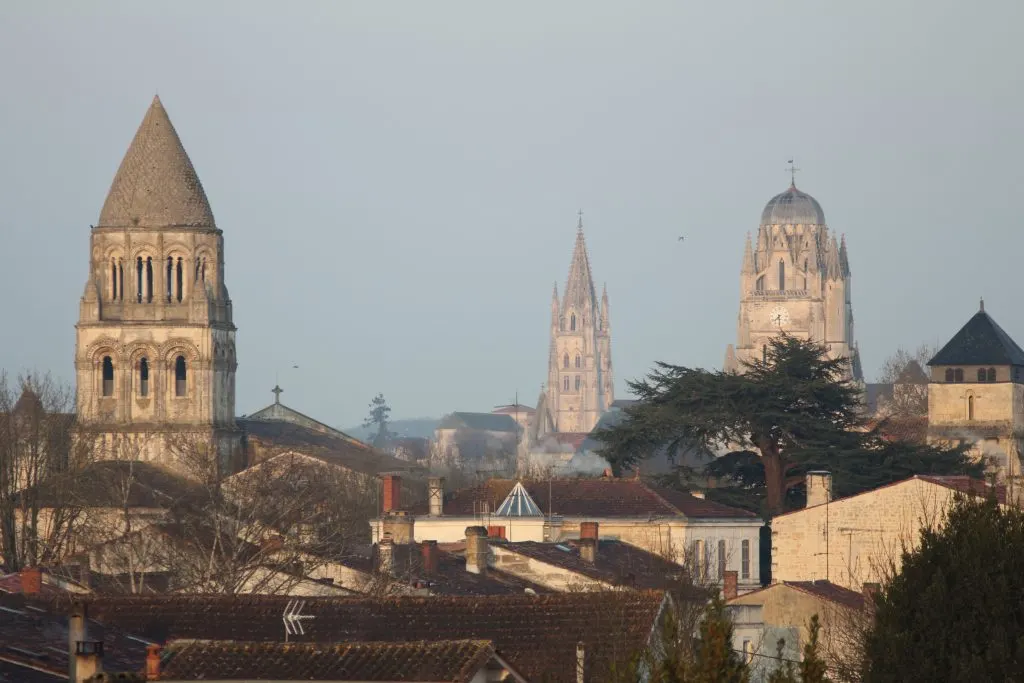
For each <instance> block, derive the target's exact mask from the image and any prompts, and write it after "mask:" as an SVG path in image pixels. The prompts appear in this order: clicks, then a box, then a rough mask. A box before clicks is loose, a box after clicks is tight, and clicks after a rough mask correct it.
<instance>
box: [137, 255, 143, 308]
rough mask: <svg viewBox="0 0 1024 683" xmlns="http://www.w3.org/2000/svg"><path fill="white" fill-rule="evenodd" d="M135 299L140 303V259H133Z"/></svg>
mask: <svg viewBox="0 0 1024 683" xmlns="http://www.w3.org/2000/svg"><path fill="white" fill-rule="evenodd" d="M135 299H136V301H138V302H139V303H140V304H141V303H142V257H141V256H139V257H138V258H136V259H135Z"/></svg>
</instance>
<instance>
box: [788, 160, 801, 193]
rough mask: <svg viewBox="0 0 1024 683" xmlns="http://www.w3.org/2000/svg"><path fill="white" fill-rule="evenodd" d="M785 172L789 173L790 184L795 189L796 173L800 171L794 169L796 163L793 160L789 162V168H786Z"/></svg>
mask: <svg viewBox="0 0 1024 683" xmlns="http://www.w3.org/2000/svg"><path fill="white" fill-rule="evenodd" d="M786 170H787V171H789V178H790V180H789V182H790V184H791V185H792V186H793V187H796V172H797V171H799V170H800V169H799V168H797V167H796V162H795V161H794V160H793V159H790V160H789V166H787V167H786Z"/></svg>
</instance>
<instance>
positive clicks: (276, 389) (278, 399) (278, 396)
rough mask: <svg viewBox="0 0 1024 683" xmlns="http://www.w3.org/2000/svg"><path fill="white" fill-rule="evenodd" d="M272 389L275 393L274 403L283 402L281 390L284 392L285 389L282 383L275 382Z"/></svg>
mask: <svg viewBox="0 0 1024 683" xmlns="http://www.w3.org/2000/svg"><path fill="white" fill-rule="evenodd" d="M270 391H271V392H272V393H273V394H274V403H280V402H281V392H283V391H284V389H282V388H281V387H280V385H277V384H275V385H274V388H273V389H271V390H270Z"/></svg>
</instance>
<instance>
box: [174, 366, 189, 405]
mask: <svg viewBox="0 0 1024 683" xmlns="http://www.w3.org/2000/svg"><path fill="white" fill-rule="evenodd" d="M185 374H186V370H185V356H178V358H177V359H176V360H175V361H174V395H175V396H184V395H185Z"/></svg>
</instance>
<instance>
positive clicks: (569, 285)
mask: <svg viewBox="0 0 1024 683" xmlns="http://www.w3.org/2000/svg"><path fill="white" fill-rule="evenodd" d="M579 216H580V217H579V222H578V223H577V224H576V246H575V247H574V248H573V251H572V263H571V264H570V265H569V277H568V279H567V280H566V283H565V298H564V300H563V306H564V307H565V308H568V307H569V306H575V307H577V308H580V309H582V308H584V307H585V306H587V305H590V306H593V305H594V304H595V303H596V301H595V299H596V298H597V297H596V295H595V292H594V279H593V277H592V276H591V274H590V259H589V258H588V257H587V243H586V240H584V238H583V212H580V215H579Z"/></svg>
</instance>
